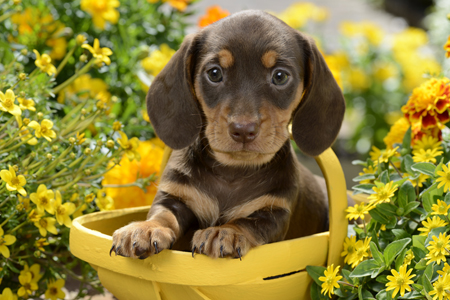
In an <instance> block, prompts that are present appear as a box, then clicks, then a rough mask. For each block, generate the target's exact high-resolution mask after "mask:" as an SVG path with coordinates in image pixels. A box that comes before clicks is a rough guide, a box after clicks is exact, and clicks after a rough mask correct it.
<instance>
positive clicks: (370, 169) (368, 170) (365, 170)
mask: <svg viewBox="0 0 450 300" xmlns="http://www.w3.org/2000/svg"><path fill="white" fill-rule="evenodd" d="M376 171H377V167H374V166H368V167H367V168H363V171H362V172H360V173H359V175H360V176H362V175H366V174H375V172H376ZM371 181H372V180H370V179H367V180H361V184H364V183H370V182H371Z"/></svg>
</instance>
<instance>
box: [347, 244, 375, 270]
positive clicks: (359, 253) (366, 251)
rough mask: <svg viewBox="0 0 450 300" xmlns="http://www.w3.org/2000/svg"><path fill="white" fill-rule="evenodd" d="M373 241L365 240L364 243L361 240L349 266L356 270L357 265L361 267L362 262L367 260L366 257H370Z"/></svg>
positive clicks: (356, 245)
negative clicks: (371, 242)
mask: <svg viewBox="0 0 450 300" xmlns="http://www.w3.org/2000/svg"><path fill="white" fill-rule="evenodd" d="M371 240H372V238H371V237H369V238H367V237H366V238H365V239H364V241H362V240H359V241H357V242H356V244H355V252H354V253H353V255H352V256H351V257H350V258H349V260H348V264H349V265H351V266H352V268H355V267H356V266H357V265H359V263H360V262H362V261H363V260H365V259H366V257H369V256H370V241H371Z"/></svg>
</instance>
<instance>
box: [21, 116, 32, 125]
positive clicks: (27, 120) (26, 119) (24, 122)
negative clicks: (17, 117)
mask: <svg viewBox="0 0 450 300" xmlns="http://www.w3.org/2000/svg"><path fill="white" fill-rule="evenodd" d="M22 123H23V125H25V126H28V124H30V119H28V118H24V119H23V120H22Z"/></svg>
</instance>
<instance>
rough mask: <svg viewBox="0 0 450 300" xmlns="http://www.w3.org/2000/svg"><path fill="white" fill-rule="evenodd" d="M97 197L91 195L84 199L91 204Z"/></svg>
mask: <svg viewBox="0 0 450 300" xmlns="http://www.w3.org/2000/svg"><path fill="white" fill-rule="evenodd" d="M94 198H95V195H94V194H92V193H90V194H89V195H86V197H84V201H86V203H91V202H92V201H94Z"/></svg>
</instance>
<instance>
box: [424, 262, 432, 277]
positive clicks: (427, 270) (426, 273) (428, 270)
mask: <svg viewBox="0 0 450 300" xmlns="http://www.w3.org/2000/svg"><path fill="white" fill-rule="evenodd" d="M433 269H434V264H429V265H427V267H426V268H425V271H424V272H423V275H424V276H427V277H428V278H433V271H434V270H433Z"/></svg>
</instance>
